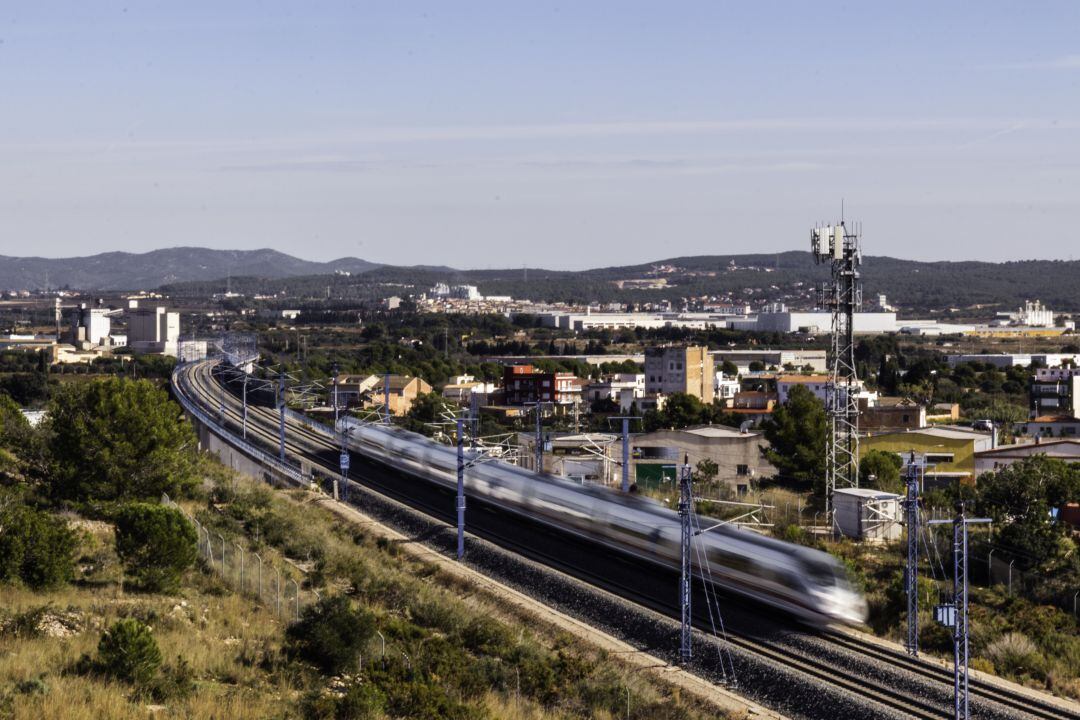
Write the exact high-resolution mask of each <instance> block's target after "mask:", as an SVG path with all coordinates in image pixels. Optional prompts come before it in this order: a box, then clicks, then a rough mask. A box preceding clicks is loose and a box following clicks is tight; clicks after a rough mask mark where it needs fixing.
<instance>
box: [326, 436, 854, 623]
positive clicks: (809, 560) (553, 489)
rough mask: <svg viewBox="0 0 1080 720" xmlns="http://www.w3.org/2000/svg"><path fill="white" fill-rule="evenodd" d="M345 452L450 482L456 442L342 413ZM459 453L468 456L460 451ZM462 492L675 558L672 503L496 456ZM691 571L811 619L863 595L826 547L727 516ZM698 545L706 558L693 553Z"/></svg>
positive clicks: (847, 614)
mask: <svg viewBox="0 0 1080 720" xmlns="http://www.w3.org/2000/svg"><path fill="white" fill-rule="evenodd" d="M338 432H345V433H346V434H347V437H348V444H349V447H350V449H352V450H353V451H355V452H357V453H359V454H361V455H365V456H368V457H371V458H373V459H375V460H379V461H381V462H383V463H385V464H387V465H389V466H390V467H393V468H394V469H396V470H401V471H404V472H408V473H409V474H411V475H414V476H416V477H418V478H421V479H423V480H426V481H428V482H433V483H437V484H439V485H443V486H446V487H449V488H456V486H457V450H456V448H451V447H448V446H446V445H440V444H438V443H435V442H434V441H432V440H430V439H428V438H426V437H424V436H423V435H420V434H418V433H414V432H409V431H407V430H404V429H402V428H395V427H392V426H387V425H379V424H372V423H361V422H358V421H356V420H355V419H354V418H342V419H341V420H340V421H339V423H338ZM465 452H466V462H467V463H468V462H470V461H471V460H472V459H473V458H474V457H475V455H474V454H473V452H472V451H470V450H466V451H465ZM465 490H466V493H467V495H468V496H469V497H477V498H482V499H483V500H484V501H485V502H487V503H489V504H491V505H495V506H498V507H500V508H503V509H505V510H507V511H509V512H513V513H517V514H520V515H525V516H527V517H529V518H531V519H532V520H534V521H538V522H542V523H545V524H548V525H551V526H553V527H555V528H558V529H559V530H560V531H562V532H569V533H574V534H576V535H579V536H582V537H585V538H588V539H589V540H591V541H593V542H597V543H601V544H604V545H607V546H609V547H611V548H613V549H616V550H618V551H621V552H624V553H629V554H630V555H632V556H634V557H636V558H640V559H641V560H643V561H646V562H650V563H654V564H657V565H660V566H662V567H665V568H669V569H674V570H676V571H677V570H678V569H679V567H680V523H679V516H678V514H677V513H676V512H674V511H672V510H669V509H667V508H666V507H664V506H663V505H661V504H660V503H658V502H655V501H653V500H650V499H648V498H643V497H641V496H637V495H631V496H627V495H623V494H622V493H618V492H614V491H612V490H609V489H607V488H604V487H596V486H581V485H577V484H575V483H572V482H569V481H567V480H564V479H562V478H558V477H555V476H552V475H548V474H545V473H536V472H532V471H528V470H524V469H522V468H519V467H517V466H515V465H510V464H509V463H506V462H503V461H500V460H489V461H485V462H482V463H477V464H474V465H471V466H470V467H469V468H468V470H467V471H466V472H465ZM695 544H696V545H697V547H698V549H699V550H700V551H701V553H699V552H698V551H695V552H694V554H693V555H694V556H695V557H694V560H693V566H694V573H695V575H696V576H698V577H700V578H705V579H708V580H709V581H711V582H712V583H713V584H715V585H716V586H718V587H720V588H722V589H724V590H728V591H732V592H735V593H739V594H741V595H744V596H747V597H749V598H752V599H753V600H754V601H757V602H762V603H765V604H767V605H771V606H773V607H775V608H778V609H780V610H782V611H785V612H788V613H790V614H792V615H794V616H795V617H798V618H799V619H800V620H802V621H804V622H807V623H810V624H814V625H827V624H829V623H842V624H858V623H861V622H863V621H864V620H865V619H866V610H867V608H866V601H865V599H864V598H863V597H862V596H861V595H860V594H859V593H858V592H857V591H855V590H854V589H853V588H852V587H851V585H850V584H849V583H848V581H847V577H846V574H845V572H844V567H843V565H842V564H841V563H840V562H839V561H838V560H837V559H836V558H834V557H832V556H831V555H829V554H828V553H824V552H821V551H819V550H814V549H812V548H807V547H803V546H801V545H795V544H792V543H786V542H783V541H780V540H776V539H774V538H769V537H765V536H763V535H759V534H757V533H755V532H752V531H749V530H745V529H741V528H738V527H733V526H730V525H725V526H721V527H718V528H713V529H708V530H706V531H705V532H702V533H701V534H700V535H698V536H697V538H696V539H695ZM701 554H703V556H704V558H707V561H705V562H699V561H698V558H699V557H701Z"/></svg>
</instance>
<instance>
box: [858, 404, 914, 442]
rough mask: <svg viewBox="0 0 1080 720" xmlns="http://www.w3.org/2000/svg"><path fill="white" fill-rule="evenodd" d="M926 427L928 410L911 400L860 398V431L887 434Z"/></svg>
mask: <svg viewBox="0 0 1080 720" xmlns="http://www.w3.org/2000/svg"><path fill="white" fill-rule="evenodd" d="M922 427H926V408H925V407H923V406H922V405H920V404H919V403H917V402H915V401H914V400H911V399H909V398H895V397H879V398H878V399H877V402H876V403H871V402H870V399H869V398H859V431H860V432H870V433H876V432H886V431H891V430H917V429H918V428H922Z"/></svg>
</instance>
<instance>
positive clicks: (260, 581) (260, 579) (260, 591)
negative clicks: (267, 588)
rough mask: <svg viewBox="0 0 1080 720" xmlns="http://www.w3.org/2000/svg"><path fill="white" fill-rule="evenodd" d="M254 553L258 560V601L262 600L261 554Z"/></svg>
mask: <svg viewBox="0 0 1080 720" xmlns="http://www.w3.org/2000/svg"><path fill="white" fill-rule="evenodd" d="M254 555H255V557H256V558H257V559H258V561H259V602H262V598H263V591H262V556H260V555H259V553H254Z"/></svg>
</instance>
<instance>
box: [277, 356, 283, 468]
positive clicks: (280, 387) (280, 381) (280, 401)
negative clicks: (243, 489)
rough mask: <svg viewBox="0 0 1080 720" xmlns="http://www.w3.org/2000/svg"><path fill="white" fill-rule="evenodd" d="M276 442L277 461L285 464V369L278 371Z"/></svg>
mask: <svg viewBox="0 0 1080 720" xmlns="http://www.w3.org/2000/svg"><path fill="white" fill-rule="evenodd" d="M278 412H279V421H278V442H279V443H280V451H279V455H278V459H279V460H281V462H285V368H284V367H282V368H281V370H279V371H278Z"/></svg>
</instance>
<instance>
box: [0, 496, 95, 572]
mask: <svg viewBox="0 0 1080 720" xmlns="http://www.w3.org/2000/svg"><path fill="white" fill-rule="evenodd" d="M0 528H3V532H2V533H0V581H7V582H11V581H14V580H21V581H22V582H23V583H25V584H26V585H27V586H28V587H31V588H34V589H35V590H42V589H47V588H53V587H56V586H57V585H61V584H63V583H65V582H68V581H69V580H71V577H72V574H73V572H74V566H75V558H74V555H75V546H76V538H75V533H73V532H72V531H71V529H70V528H68V526H67V523H66V522H64V521H63V520H62V519H60V518H58V517H55V516H53V515H50V514H49V513H47V512H42V511H40V510H35V509H33V508H30V507H27V506H25V505H23V504H21V503H20V502H19V501H17V500H15V501H11V502H9V503H8V504H4V503H3V502H2V500H0Z"/></svg>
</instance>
